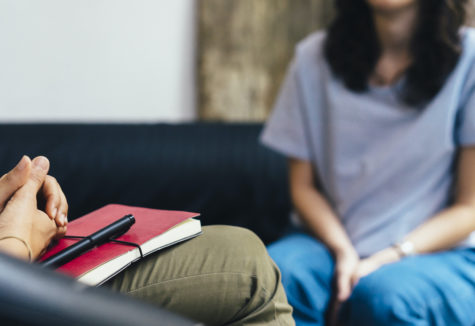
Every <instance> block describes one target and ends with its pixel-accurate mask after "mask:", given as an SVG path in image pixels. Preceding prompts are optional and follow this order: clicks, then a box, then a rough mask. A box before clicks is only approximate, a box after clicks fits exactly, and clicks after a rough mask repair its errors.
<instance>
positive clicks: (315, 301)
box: [268, 233, 334, 326]
mask: <svg viewBox="0 0 475 326" xmlns="http://www.w3.org/2000/svg"><path fill="white" fill-rule="evenodd" d="M268 251H269V254H270V256H271V257H272V259H274V261H275V262H276V264H277V266H278V267H279V268H280V270H281V273H282V283H283V285H284V289H285V291H286V293H287V298H288V300H289V303H290V305H291V306H292V307H293V308H294V312H293V316H294V319H295V322H296V324H297V325H299V326H303V325H324V324H325V312H326V310H327V307H328V304H329V302H330V297H331V287H332V279H333V268H334V262H333V258H332V256H331V254H330V252H329V251H328V250H327V249H326V247H325V246H324V245H323V244H322V243H320V242H318V241H317V240H316V239H315V238H313V237H311V236H309V235H307V234H304V233H297V234H292V235H290V236H287V237H285V238H283V239H281V240H279V241H277V242H275V243H273V244H271V245H270V246H269V247H268Z"/></svg>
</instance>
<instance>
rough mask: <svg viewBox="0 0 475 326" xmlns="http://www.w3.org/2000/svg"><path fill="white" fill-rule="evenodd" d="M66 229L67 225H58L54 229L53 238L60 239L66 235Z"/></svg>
mask: <svg viewBox="0 0 475 326" xmlns="http://www.w3.org/2000/svg"><path fill="white" fill-rule="evenodd" d="M67 230H68V227H67V226H60V227H58V229H57V231H56V235H55V236H54V240H59V239H61V238H62V237H64V236H65V235H66V231H67Z"/></svg>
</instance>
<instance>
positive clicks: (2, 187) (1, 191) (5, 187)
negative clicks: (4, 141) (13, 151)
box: [0, 155, 31, 211]
mask: <svg viewBox="0 0 475 326" xmlns="http://www.w3.org/2000/svg"><path fill="white" fill-rule="evenodd" d="M30 169H31V160H30V158H29V157H28V156H26V155H24V156H23V157H22V158H21V160H20V161H19V162H18V164H17V165H16V166H15V167H14V168H13V169H12V170H11V171H9V172H8V173H6V174H4V175H3V176H2V177H1V178H0V211H1V210H3V208H4V207H5V204H6V202H7V201H8V200H9V199H10V197H11V196H12V195H13V194H14V193H15V192H16V191H17V190H18V189H19V188H20V187H21V186H23V185H24V184H25V183H26V181H27V180H28V175H29V173H30Z"/></svg>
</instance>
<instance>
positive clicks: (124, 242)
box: [111, 240, 144, 258]
mask: <svg viewBox="0 0 475 326" xmlns="http://www.w3.org/2000/svg"><path fill="white" fill-rule="evenodd" d="M111 242H114V243H118V244H122V245H125V246H132V247H137V248H139V252H140V258H143V257H144V256H143V252H142V248H140V245H138V244H136V243H133V242H128V241H122V240H111Z"/></svg>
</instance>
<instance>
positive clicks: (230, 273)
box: [127, 272, 257, 293]
mask: <svg viewBox="0 0 475 326" xmlns="http://www.w3.org/2000/svg"><path fill="white" fill-rule="evenodd" d="M224 274H226V275H241V276H246V277H250V278H257V276H256V275H250V274H246V273H239V272H215V273H203V274H195V275H187V276H183V277H177V278H172V279H169V280H164V281H160V282H154V283H151V284H147V285H145V286H142V287H139V288H137V289H133V290H130V291H127V293H134V292H136V291H140V290H144V289H146V288H148V287H151V286H155V285H159V284H164V283H168V282H174V281H178V280H185V279H188V278H194V277H201V276H209V275H224Z"/></svg>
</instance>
